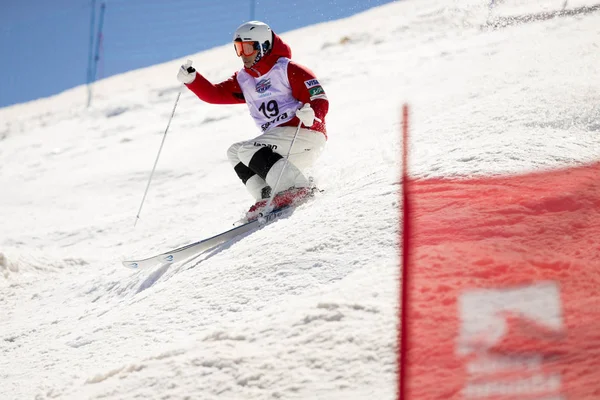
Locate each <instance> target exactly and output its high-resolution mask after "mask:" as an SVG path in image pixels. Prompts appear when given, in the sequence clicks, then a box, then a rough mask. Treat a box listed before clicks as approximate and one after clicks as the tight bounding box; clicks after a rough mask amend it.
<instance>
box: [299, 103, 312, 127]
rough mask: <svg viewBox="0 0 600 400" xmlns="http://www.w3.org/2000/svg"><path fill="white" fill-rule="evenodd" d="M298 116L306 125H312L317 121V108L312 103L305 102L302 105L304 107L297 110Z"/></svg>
mask: <svg viewBox="0 0 600 400" xmlns="http://www.w3.org/2000/svg"><path fill="white" fill-rule="evenodd" d="M296 117H298V119H299V120H300V121H302V123H303V124H304V126H306V127H307V128H308V127H311V126H312V124H313V123H314V122H315V110H313V109H312V107H311V106H310V103H305V104H304V105H303V106H302V108H299V109H298V110H297V111H296Z"/></svg>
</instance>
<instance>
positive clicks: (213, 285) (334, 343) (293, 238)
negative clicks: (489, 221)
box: [0, 0, 600, 399]
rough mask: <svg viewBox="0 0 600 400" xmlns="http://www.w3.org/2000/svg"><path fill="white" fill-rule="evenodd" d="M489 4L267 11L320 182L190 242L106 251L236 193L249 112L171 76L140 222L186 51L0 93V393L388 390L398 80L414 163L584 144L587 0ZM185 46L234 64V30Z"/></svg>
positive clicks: (595, 82) (228, 201) (226, 68)
mask: <svg viewBox="0 0 600 400" xmlns="http://www.w3.org/2000/svg"><path fill="white" fill-rule="evenodd" d="M484 3H485V2H483V1H478V0H455V1H450V2H444V4H441V3H440V2H437V1H434V0H420V1H416V0H405V1H401V2H397V3H392V4H389V5H386V6H382V7H379V8H375V9H373V10H370V11H368V12H365V13H362V14H359V15H356V16H354V17H352V18H348V19H344V20H339V21H333V22H330V23H326V24H319V25H316V26H312V27H307V28H304V29H300V30H297V31H294V32H288V33H284V34H283V35H282V36H283V38H284V39H285V40H286V41H288V42H289V44H290V45H291V46H292V49H293V51H294V58H295V59H296V60H297V61H298V62H300V63H302V64H305V65H307V66H309V67H310V68H311V69H313V70H314V71H315V72H316V73H317V75H318V77H319V78H320V80H321V82H322V83H323V86H324V88H325V90H326V92H327V95H328V97H329V99H330V103H331V105H330V112H329V115H328V117H327V122H328V130H329V141H328V144H327V148H326V150H325V152H324V154H323V156H322V157H321V159H320V160H319V162H318V163H317V166H316V168H315V170H314V171H312V175H313V176H314V177H315V178H316V180H317V183H318V185H319V186H320V187H321V188H322V189H325V192H324V193H321V194H319V195H318V196H317V199H316V200H315V201H314V202H310V203H308V204H306V205H303V206H300V207H299V208H298V209H297V210H296V212H295V213H294V214H292V215H291V216H290V217H289V218H286V219H283V220H280V221H277V222H276V223H274V224H271V225H269V226H267V227H265V228H264V229H262V230H260V231H257V232H255V233H253V234H251V235H249V236H247V237H244V238H243V239H240V240H235V241H233V242H232V243H230V244H228V245H225V246H222V247H220V248H218V249H216V250H215V251H212V252H208V253H207V254H205V255H202V256H200V257H198V258H197V259H195V260H193V261H191V262H188V263H185V264H176V265H172V266H168V267H156V268H154V269H149V270H143V271H137V272H136V271H130V270H128V269H125V268H123V267H122V266H121V265H120V261H121V260H122V259H125V258H129V257H132V256H148V255H152V254H154V253H157V252H161V251H165V250H167V249H170V248H172V247H176V246H180V245H183V244H187V243H189V242H191V241H195V240H198V239H201V238H205V237H209V236H211V235H213V234H216V233H219V232H220V231H223V230H226V229H229V228H230V227H231V223H232V222H234V221H236V220H237V219H238V218H239V217H240V216H241V215H242V214H243V212H244V211H245V210H246V209H247V208H248V206H249V205H250V203H251V200H250V198H249V197H248V195H247V194H246V193H245V189H244V188H243V187H242V185H241V184H240V183H239V182H238V180H237V177H236V176H235V174H234V172H233V171H232V170H231V167H230V165H229V162H228V161H227V159H226V156H225V152H226V150H227V148H228V147H229V145H230V144H232V143H234V142H236V141H240V140H244V139H248V138H250V137H252V135H256V134H257V132H256V130H255V128H254V127H253V126H252V122H251V121H250V118H249V117H248V115H247V110H246V108H245V106H214V105H208V104H204V103H202V102H201V101H199V100H198V99H196V98H195V97H194V96H193V95H192V94H190V93H189V92H187V91H186V92H184V93H183V94H182V96H181V99H180V102H179V105H178V108H177V112H176V115H175V118H174V120H173V123H172V125H171V128H170V131H169V134H168V137H167V140H166V142H165V147H164V148H163V151H162V154H161V158H160V161H159V164H158V167H157V171H156V174H155V176H154V178H153V182H152V185H151V187H150V191H149V193H148V197H147V199H146V203H145V204H144V208H143V211H142V214H141V219H140V221H139V222H138V226H137V227H136V228H135V229H133V222H134V218H135V213H136V211H137V209H138V207H139V203H140V201H141V196H142V194H143V190H144V189H145V185H146V182H147V179H148V174H149V170H150V168H151V166H152V163H153V162H154V158H155V157H156V151H157V150H158V146H159V144H160V141H161V139H162V134H163V132H164V129H165V126H166V123H167V121H168V118H169V116H170V112H171V109H172V107H173V102H174V100H175V97H176V94H177V91H178V90H179V86H178V85H177V82H176V81H175V74H176V71H177V68H178V66H179V65H180V63H181V61H182V60H174V61H173V62H169V63H165V64H161V65H157V66H154V67H151V68H146V69H143V70H139V71H132V72H129V73H126V74H123V75H121V76H116V77H113V78H109V79H106V80H104V81H101V82H99V83H97V84H96V86H95V88H94V91H95V98H94V103H93V106H92V107H91V108H90V109H85V108H84V104H85V95H86V89H85V88H83V87H79V88H75V89H72V90H69V91H66V92H64V93H62V94H60V95H57V96H54V97H52V98H49V99H41V100H38V101H36V102H31V103H26V104H22V105H16V106H12V107H8V108H4V109H0V159H1V160H2V163H1V164H0V185H1V187H2V188H3V192H2V194H0V205H1V207H0V218H1V220H2V222H3V229H2V233H1V235H0V254H1V256H0V273H1V276H0V321H1V322H2V327H3V329H2V332H1V335H0V381H1V382H2V383H3V385H2V386H3V387H2V391H3V396H2V397H3V398H7V399H8V398H10V399H13V398H14V399H22V398H36V399H50V398H68V399H83V398H88V399H99V398H103V399H133V398H180V399H184V398H189V399H216V398H219V399H240V398H244V399H265V398H273V399H278V398H279V399H308V398H310V399H333V398H336V399H337V398H339V399H342V398H343V399H372V398H382V399H391V398H393V397H394V395H395V390H396V389H395V383H396V365H395V362H396V354H395V348H396V343H395V341H396V332H395V329H396V324H397V320H396V313H397V298H398V290H397V289H398V274H399V271H398V263H399V261H398V249H397V245H398V240H399V232H398V227H399V221H398V214H399V213H398V200H399V197H398V189H399V187H400V186H399V184H398V180H399V179H398V177H399V172H400V164H399V160H400V152H401V143H400V140H399V128H400V120H399V119H400V112H399V109H400V105H401V104H402V102H404V101H409V102H410V104H411V107H412V108H411V110H412V111H411V118H412V125H411V134H412V146H413V147H412V148H411V149H410V155H411V165H410V167H411V172H412V173H413V174H415V175H417V176H422V177H435V176H476V175H489V174H507V173H514V172H520V171H530V170H536V169H546V168H553V167H557V166H564V165H574V164H581V163H585V162H589V161H592V160H594V159H597V158H598V157H599V156H600V140H599V138H598V135H599V134H600V95H599V93H600V76H599V74H600V72H599V71H598V68H597V66H598V65H600V56H599V55H600V51H598V50H599V49H598V46H599V43H600V28H599V27H600V14H599V13H597V12H596V13H592V14H589V15H578V16H571V17H561V18H555V19H551V20H547V21H538V22H532V23H528V24H521V25H516V26H509V27H506V28H504V29H491V28H489V27H486V23H487V22H488V21H489V20H490V19H493V18H496V17H507V16H514V15H522V14H523V13H536V12H538V11H549V10H550V11H552V10H555V9H556V8H557V5H556V4H555V3H557V2H556V1H549V0H539V1H534V2H531V1H527V2H526V1H521V0H505V1H504V2H502V3H500V4H498V5H497V6H496V8H494V9H493V10H492V13H491V14H490V11H489V10H488V9H487V7H485V4H484ZM560 3H561V4H560V6H562V2H560ZM585 5H587V6H593V5H595V2H594V1H584V0H579V1H570V2H569V7H580V6H585ZM274 29H275V30H276V27H274ZM189 58H191V59H193V60H194V62H195V65H197V66H198V68H199V69H200V70H201V71H202V72H203V73H205V75H206V77H207V78H208V79H210V80H212V81H218V80H220V79H225V78H227V77H228V76H229V75H230V73H232V72H233V71H235V70H237V69H239V60H237V59H236V57H235V56H234V55H233V54H232V51H231V48H230V46H229V45H224V46H221V47H218V48H215V49H212V50H209V51H206V52H203V53H199V54H196V55H192V56H190V57H189Z"/></svg>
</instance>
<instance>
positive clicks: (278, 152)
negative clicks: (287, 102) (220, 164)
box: [227, 126, 326, 200]
mask: <svg viewBox="0 0 600 400" xmlns="http://www.w3.org/2000/svg"><path fill="white" fill-rule="evenodd" d="M296 129H297V128H296V127H293V126H285V127H277V128H273V129H271V130H270V131H268V132H266V133H264V134H262V135H260V136H258V137H256V138H254V139H251V140H248V141H244V142H238V143H234V144H233V145H231V147H230V148H229V150H228V151H227V157H228V158H229V161H230V162H231V165H232V166H233V167H234V169H235V171H236V172H237V174H238V176H239V177H240V179H242V181H243V182H244V184H245V185H246V188H247V189H248V191H249V192H250V194H251V195H252V196H253V197H254V198H255V199H256V200H260V199H261V198H263V197H264V195H265V192H264V189H265V188H267V187H270V188H271V189H272V190H273V191H274V192H275V193H277V192H280V191H282V190H286V189H288V188H290V187H306V186H308V179H307V178H306V177H305V175H304V174H303V172H302V171H305V170H306V169H308V168H310V167H311V166H312V165H313V164H314V162H315V161H316V160H317V158H319V156H320V155H321V153H322V151H323V149H324V147H325V143H326V139H325V135H323V134H322V133H321V132H317V131H312V130H310V129H305V128H300V131H299V132H298V135H297V136H296V141H295V142H294V146H293V148H292V151H291V153H290V157H289V160H288V163H287V165H285V156H286V155H287V153H288V151H289V150H290V145H291V144H292V140H293V138H294V134H295V133H296ZM284 165H285V168H284ZM282 170H283V174H282V175H281V179H280V180H279V184H278V185H277V187H275V184H276V183H277V179H278V178H279V175H280V174H281V171H282Z"/></svg>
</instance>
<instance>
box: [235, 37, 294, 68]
mask: <svg viewBox="0 0 600 400" xmlns="http://www.w3.org/2000/svg"><path fill="white" fill-rule="evenodd" d="M281 57H286V58H292V49H291V48H290V46H289V45H288V44H287V43H285V42H284V41H283V40H282V39H281V38H280V37H279V36H277V34H276V33H275V32H273V48H272V49H271V52H270V53H269V54H267V55H266V56H264V57H263V58H261V59H260V60H259V61H258V62H257V63H256V64H254V65H253V66H252V67H250V68H246V67H244V70H245V71H246V72H247V73H249V74H250V75H252V76H253V77H255V78H258V77H259V76H262V75H264V74H266V73H267V72H269V71H270V70H271V68H273V65H275V63H276V62H277V60H279V59H280V58H281Z"/></svg>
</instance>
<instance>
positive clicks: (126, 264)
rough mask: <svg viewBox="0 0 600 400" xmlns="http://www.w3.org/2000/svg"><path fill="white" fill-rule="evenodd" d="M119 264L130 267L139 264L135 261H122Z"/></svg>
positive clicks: (136, 266) (136, 267) (134, 267)
mask: <svg viewBox="0 0 600 400" xmlns="http://www.w3.org/2000/svg"><path fill="white" fill-rule="evenodd" d="M121 264H123V266H125V267H127V268H130V269H138V268H139V267H140V265H139V264H138V263H137V262H135V261H123V262H122V263H121Z"/></svg>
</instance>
